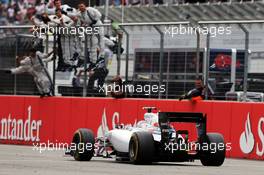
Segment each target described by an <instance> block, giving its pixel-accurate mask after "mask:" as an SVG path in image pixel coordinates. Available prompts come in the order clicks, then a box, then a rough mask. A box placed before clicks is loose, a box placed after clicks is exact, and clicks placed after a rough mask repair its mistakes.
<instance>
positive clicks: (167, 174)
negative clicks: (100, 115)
mask: <svg viewBox="0 0 264 175" xmlns="http://www.w3.org/2000/svg"><path fill="white" fill-rule="evenodd" d="M0 174H1V175H9V174H10V175H15V174H22V175H24V174H25V175H33V174H45V175H68V174H74V175H75V174H86V175H119V174H120V175H178V174H179V175H207V174H208V175H233V174H234V175H242V174H245V175H263V174H264V161H252V160H251V161H250V160H238V159H226V161H225V163H224V165H223V166H221V167H204V166H202V165H201V163H200V161H199V160H197V161H195V162H187V163H158V164H154V165H144V166H143V165H142V166H136V165H131V164H128V163H118V162H116V161H114V160H112V159H103V158H94V159H93V160H92V161H90V162H77V161H74V160H73V158H72V157H65V156H64V153H63V151H45V152H43V153H39V151H36V150H33V147H30V146H14V145H1V144H0Z"/></svg>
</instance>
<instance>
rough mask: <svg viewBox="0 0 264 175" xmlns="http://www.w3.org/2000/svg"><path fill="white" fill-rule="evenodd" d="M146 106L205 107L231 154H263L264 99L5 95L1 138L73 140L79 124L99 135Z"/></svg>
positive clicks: (22, 141)
mask: <svg viewBox="0 0 264 175" xmlns="http://www.w3.org/2000/svg"><path fill="white" fill-rule="evenodd" d="M144 106H155V107H157V108H158V109H160V111H171V112H173V111H175V112H176V111H182V112H183V111H185V112H187V111H189V112H203V113H206V114H207V117H208V119H207V120H208V125H207V129H208V131H209V132H220V133H222V134H223V135H224V138H225V141H226V142H227V143H231V147H232V149H231V151H228V152H227V156H229V157H233V158H248V159H258V160H264V104H263V103H262V104H260V103H237V102H214V101H201V102H197V103H192V102H189V101H182V102H179V101H177V100H146V99H120V100H116V99H111V98H64V97H50V98H43V99H41V98H38V97H28V96H0V143H5V144H23V145H30V144H32V143H70V141H71V137H72V135H73V133H74V131H75V130H76V129H78V128H82V127H84V128H91V129H92V130H93V131H94V132H95V133H96V134H99V135H100V134H102V132H103V130H106V129H112V128H113V126H114V125H115V124H117V123H124V124H132V125H133V124H134V123H135V122H136V121H139V120H141V119H143V114H144V112H145V111H144V110H143V109H142V107H144ZM179 128H182V129H186V128H187V129H188V130H190V131H191V132H192V131H193V133H192V135H191V136H190V137H194V135H195V134H196V133H195V132H196V129H195V127H193V126H190V125H184V124H181V125H179Z"/></svg>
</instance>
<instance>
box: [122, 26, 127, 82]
mask: <svg viewBox="0 0 264 175" xmlns="http://www.w3.org/2000/svg"><path fill="white" fill-rule="evenodd" d="M120 29H122V30H123V31H124V32H125V34H126V70H125V71H126V72H125V79H126V82H127V81H128V65H129V33H128V32H127V30H126V29H125V28H124V27H120Z"/></svg>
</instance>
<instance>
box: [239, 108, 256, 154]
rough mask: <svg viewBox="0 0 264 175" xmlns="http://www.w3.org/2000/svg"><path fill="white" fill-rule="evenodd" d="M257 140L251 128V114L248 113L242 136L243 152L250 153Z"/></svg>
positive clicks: (241, 146)
mask: <svg viewBox="0 0 264 175" xmlns="http://www.w3.org/2000/svg"><path fill="white" fill-rule="evenodd" d="M254 144H255V140H254V135H253V133H252V130H251V122H250V114H249V113H248V116H247V120H246V123H245V131H244V132H242V134H241V136H240V149H241V151H242V152H243V153H245V154H249V153H251V152H252V150H253V148H254Z"/></svg>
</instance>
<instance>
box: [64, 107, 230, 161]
mask: <svg viewBox="0 0 264 175" xmlns="http://www.w3.org/2000/svg"><path fill="white" fill-rule="evenodd" d="M144 109H145V110H147V112H146V113H145V114H144V120H142V121H139V122H137V123H136V124H135V125H134V126H131V125H130V126H127V127H124V126H117V127H116V128H114V129H113V130H110V131H109V132H108V133H105V135H104V136H103V137H99V138H95V137H94V134H93V132H92V131H91V130H90V129H84V128H82V129H78V130H77V131H76V132H75V133H74V136H73V139H72V144H75V145H77V146H76V147H75V149H69V150H68V151H67V154H70V155H71V156H73V157H74V159H75V160H78V161H90V160H91V159H92V157H94V156H95V157H105V158H116V160H117V161H129V162H131V163H133V164H151V163H152V162H184V161H194V160H195V159H200V160H201V163H202V164H203V165H204V166H221V165H222V164H223V162H224V160H225V152H226V145H225V143H224V139H223V136H222V135H221V134H218V133H207V132H206V115H204V114H203V113H190V112H157V113H153V112H152V111H153V110H154V109H155V108H154V107H145V108H144ZM175 122H186V123H195V124H196V127H197V133H198V139H197V140H195V141H193V142H190V141H189V138H188V136H189V131H188V130H177V129H176V128H175V127H174V126H173V123H175ZM87 144H88V145H89V146H87ZM79 145H82V146H79ZM83 148H84V149H83Z"/></svg>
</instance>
